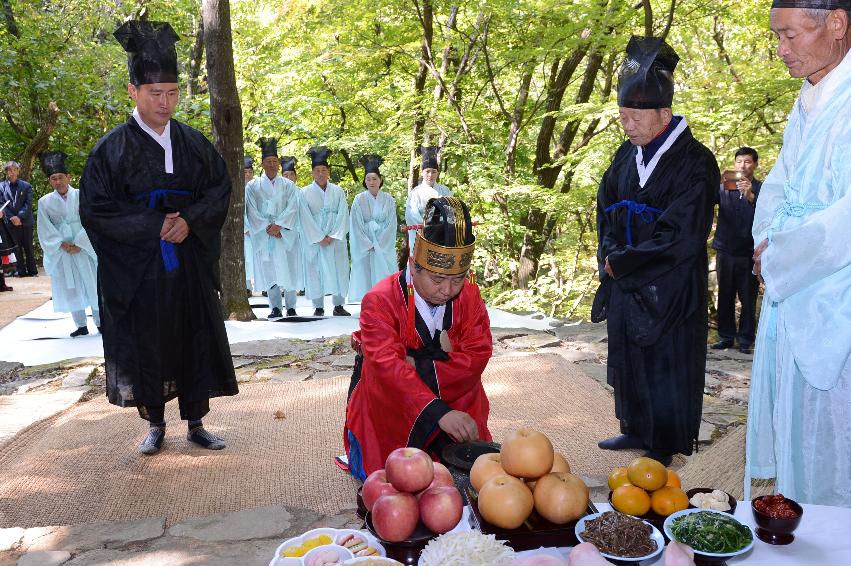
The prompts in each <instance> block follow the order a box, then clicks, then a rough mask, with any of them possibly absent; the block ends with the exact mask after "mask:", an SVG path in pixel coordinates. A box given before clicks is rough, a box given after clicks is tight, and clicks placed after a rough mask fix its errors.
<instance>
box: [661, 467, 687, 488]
mask: <svg viewBox="0 0 851 566" xmlns="http://www.w3.org/2000/svg"><path fill="white" fill-rule="evenodd" d="M682 486H683V484H682V482H681V481H680V476H678V475H677V472H675V471H674V470H672V469H671V468H668V481H667V482H666V483H665V487H682Z"/></svg>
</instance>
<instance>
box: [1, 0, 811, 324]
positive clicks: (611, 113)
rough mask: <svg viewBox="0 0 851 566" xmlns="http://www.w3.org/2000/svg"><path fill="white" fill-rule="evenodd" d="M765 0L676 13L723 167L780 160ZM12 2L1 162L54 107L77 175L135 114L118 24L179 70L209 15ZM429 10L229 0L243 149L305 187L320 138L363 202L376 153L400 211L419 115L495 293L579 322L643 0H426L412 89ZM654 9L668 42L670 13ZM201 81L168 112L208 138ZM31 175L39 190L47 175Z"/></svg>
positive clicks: (686, 81)
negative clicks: (511, 145) (517, 123)
mask: <svg viewBox="0 0 851 566" xmlns="http://www.w3.org/2000/svg"><path fill="white" fill-rule="evenodd" d="M770 4H771V2H770V1H769V0H756V1H754V2H744V3H742V2H733V1H731V0H720V1H719V2H713V3H710V2H705V1H702V0H680V1H678V2H677V3H676V11H675V14H674V19H673V25H672V27H671V31H670V35H669V37H668V41H669V42H670V43H671V44H672V45H673V46H674V48H675V49H676V50H677V52H678V53H679V54H680V57H681V62H680V65H679V67H678V69H677V72H676V80H677V94H676V98H675V108H674V110H675V111H676V112H678V113H682V114H685V115H686V116H687V118H688V120H689V123H690V125H691V127H692V130H693V131H694V133H695V135H696V137H697V138H698V139H700V140H701V141H703V142H704V143H705V144H706V145H707V146H708V147H710V148H711V149H712V150H713V151H714V152H715V153H716V155H717V158H718V161H719V164H720V165H721V166H722V168H723V167H725V166H729V165H731V163H732V154H733V152H734V151H735V149H736V148H737V147H739V146H741V145H750V146H753V147H755V148H757V149H758V150H759V151H760V155H761V156H762V159H761V167H762V169H761V174H762V175H764V174H766V173H767V171H768V169H769V167H770V165H771V164H772V163H773V161H774V159H775V158H776V155H777V152H778V151H779V147H780V143H781V136H782V131H783V127H784V125H785V120H786V116H787V114H788V111H789V109H790V107H791V104H792V101H793V100H794V98H795V96H796V94H797V91H798V89H799V87H800V81H798V80H794V79H790V78H789V76H788V73H787V72H786V70H785V68H784V66H783V65H782V63H781V62H780V61H779V60H778V59H777V57H776V56H775V55H774V45H775V41H774V38H773V36H772V34H771V32H770V31H769V29H768V13H769V8H770ZM11 5H12V8H13V11H14V14H15V17H16V19H17V22H18V27H19V29H20V30H21V37H20V39H16V38H13V37H11V36H10V35H9V33H8V31H7V30H6V29H5V28H3V29H2V31H0V72H2V75H3V77H4V85H5V91H4V93H3V97H2V101H3V107H2V108H0V113H2V114H4V116H3V117H2V118H0V156H2V158H4V159H6V158H13V157H16V156H19V155H21V153H22V152H23V149H24V148H25V147H26V145H27V143H29V141H30V140H31V139H32V137H33V136H34V135H35V132H36V130H37V128H38V125H39V120H40V118H41V114H40V112H43V109H44V108H45V107H46V105H47V103H48V102H49V101H51V100H53V101H56V103H57V104H58V105H59V108H60V109H61V110H62V112H61V115H60V118H59V124H58V125H57V127H56V130H55V131H54V133H53V136H52V138H51V140H50V146H51V148H55V149H62V150H64V151H66V152H67V153H69V154H70V155H71V161H70V163H71V166H72V169H73V170H74V171H75V172H79V171H80V170H81V169H82V166H83V163H84V159H85V156H86V154H87V153H88V151H89V149H90V148H91V147H92V146H93V144H94V143H95V142H96V140H97V139H98V138H99V137H100V136H102V135H103V134H104V133H105V132H106V131H108V130H109V129H110V128H112V127H114V126H115V125H116V124H118V123H119V122H121V121H122V120H124V119H126V116H127V114H128V112H129V111H130V109H131V108H132V105H131V102H130V101H129V99H128V96H127V94H126V69H125V57H124V54H123V52H122V51H121V48H120V47H119V46H118V45H117V43H116V42H115V41H114V40H113V39H112V37H111V32H112V30H113V29H114V28H115V27H116V26H117V25H118V24H119V23H120V22H121V21H123V20H124V19H125V18H127V17H129V16H131V15H132V14H136V13H138V10H139V9H140V6H144V7H145V10H146V11H147V14H148V17H149V18H150V19H153V20H168V21H170V22H171V23H172V25H173V26H174V27H175V29H176V30H177V31H178V33H179V34H180V35H181V36H183V41H181V42H179V43H178V49H179V56H180V58H181V60H182V61H183V62H184V64H183V68H184V71H185V69H187V68H188V65H189V60H190V50H191V48H192V44H193V43H194V34H195V33H196V31H197V27H198V20H199V19H200V17H199V6H200V1H199V0H178V1H176V2H166V1H164V0H155V1H148V2H139V4H138V5H134V4H125V3H114V2H107V1H106V0H91V1H90V2H87V3H86V4H82V3H69V4H66V3H61V2H57V1H55V0H52V1H49V0H41V1H39V2H12V3H11ZM425 5H426V4H425V3H424V0H383V1H382V2H372V1H367V0H347V1H345V2H343V1H341V0H284V1H283V2H282V1H281V0H251V1H245V0H232V1H231V11H232V26H233V37H234V58H235V68H236V74H237V86H238V88H239V92H240V99H241V104H242V108H243V116H244V129H245V141H246V145H245V150H246V154H247V155H253V156H255V157H259V148H258V147H257V146H256V145H255V144H254V141H255V140H257V139H258V138H259V137H261V136H277V137H279V138H280V144H279V151H280V153H281V154H291V155H295V156H296V157H297V158H298V159H299V167H298V181H299V183H300V184H302V185H305V184H307V183H308V182H309V181H310V171H309V161H308V159H309V158H308V157H307V156H306V151H307V149H308V148H309V147H311V146H312V145H315V144H326V145H328V146H329V147H331V148H332V149H333V150H335V153H334V157H333V165H334V168H333V179H334V180H335V181H336V182H338V183H339V184H341V185H342V186H343V187H344V188H346V189H347V191H348V192H349V196H350V199H351V198H353V197H354V195H355V194H356V193H357V192H358V191H360V190H362V188H361V185H360V180H361V176H362V171H361V170H360V168H359V166H357V159H358V158H359V157H360V156H362V155H364V154H368V153H377V154H379V155H382V156H384V159H385V163H384V165H383V167H382V171H383V173H384V175H385V190H387V191H388V192H390V193H391V194H393V196H394V197H396V199H397V202H398V203H399V211H400V214H401V212H402V207H403V204H404V200H405V197H406V194H407V188H408V180H407V177H408V171H409V163H410V158H411V151H412V149H413V147H414V144H415V140H414V129H415V123H416V121H417V119H418V117H420V116H422V117H423V119H424V124H425V125H424V131H423V132H422V134H423V139H422V140H416V141H418V142H419V141H424V142H429V143H431V144H437V143H441V144H442V145H444V150H443V166H442V171H441V182H443V183H445V184H447V185H449V186H450V187H452V188H453V190H455V192H456V194H459V195H461V196H462V197H464V198H465V199H466V200H467V201H468V203H469V204H470V206H471V208H472V209H473V211H474V216H475V217H476V219H477V220H478V221H479V222H480V225H479V226H478V228H477V233H478V241H479V247H478V251H477V257H476V267H477V271H478V275H479V281H480V283H482V285H483V292H484V294H485V296H486V297H487V298H488V300H490V301H492V302H494V303H496V304H500V305H503V306H506V307H510V308H517V309H521V310H539V311H542V312H545V313H546V314H554V315H558V316H571V317H584V316H586V315H587V309H588V304H589V301H590V299H591V298H592V297H593V292H594V288H595V280H596V269H597V263H596V259H595V250H596V233H595V222H596V216H595V215H596V207H595V199H596V190H597V185H598V183H599V180H600V179H601V177H602V175H603V172H604V171H605V169H606V167H607V166H608V163H609V160H610V158H611V155H612V154H613V153H614V151H615V149H616V148H617V147H618V145H619V144H620V143H622V141H623V139H624V138H623V135H622V132H621V130H620V126H619V124H618V121H617V107H616V102H615V96H614V84H613V83H616V77H613V74H614V73H616V71H617V66H618V64H619V62H620V60H621V58H622V55H621V53H622V50H623V47H624V46H625V44H626V42H627V40H628V38H629V36H630V35H632V34H642V33H643V30H644V12H643V10H642V9H641V4H640V3H637V2H623V1H618V0H609V1H601V0H571V1H564V0H558V1H556V0H482V1H480V2H477V3H452V2H448V1H446V0H432V3H431V6H432V8H433V13H434V25H433V39H432V45H431V50H430V57H431V61H430V64H431V66H432V68H430V69H429V71H428V73H427V76H426V80H425V86H424V89H423V91H422V93H417V92H416V90H415V89H414V81H415V77H416V75H417V72H418V70H419V65H420V63H421V59H422V43H423V26H422V23H421V19H420V17H421V16H422V15H423V14H424V13H425V12H424V10H425ZM636 5H638V7H636ZM651 5H652V8H653V15H654V30H655V31H656V33H659V32H661V30H662V29H664V27H665V24H666V17H667V10H668V9H669V7H670V1H669V0H666V1H661V0H659V1H657V0H654V1H653V2H651ZM453 11H456V13H455V15H454V18H451V17H450V14H452V13H453ZM450 23H451V24H452V25H450ZM586 47H587V48H588V53H599V54H600V55H601V56H602V61H603V64H602V66H601V68H600V70H599V72H597V74H596V75H595V76H594V80H593V89H592V91H591V94H590V96H588V97H587V98H580V97H579V89H580V86H581V84H582V82H583V77H584V74H585V73H586V69H587V65H588V61H589V57H588V54H587V53H586V54H585V55H584V56H583V57H582V59H581V61H580V63H579V65H578V66H577V68H576V72H575V73H574V74H573V75H572V76H571V78H570V80H569V81H568V83H567V87H566V90H565V93H564V97H563V99H562V102H561V104H560V105H559V106H558V108H557V109H555V110H553V111H551V112H550V113H547V106H546V102H547V97H548V95H550V94H551V92H550V89H551V85H552V84H553V80H554V73H557V72H558V70H559V69H560V68H561V66H562V65H563V63H564V61H565V60H566V59H568V58H569V57H571V55H572V54H573V53H574V52H575V51H576V50H577V49H580V48H586ZM527 72H530V73H531V79H530V81H529V89H528V98H527V99H526V101H525V104H522V105H520V107H519V109H520V110H522V120H521V124H522V127H521V129H520V131H519V134H518V135H517V144H516V154H515V165H514V168H513V169H511V168H509V167H508V164H507V159H506V152H507V143H508V139H509V133H510V130H511V117H512V115H513V114H514V112H515V110H516V105H517V101H518V95H519V88H520V85H521V84H522V82H523V76H524V74H525V73H527ZM186 74H187V73H186V72H183V74H182V80H185V78H186ZM204 75H205V72H204V69H203V67H202V69H201V77H202V81H201V82H202V90H201V91H200V92H199V93H198V94H196V95H195V96H193V97H184V99H183V100H182V102H181V105H180V107H179V112H178V115H177V118H178V119H182V120H185V121H188V122H190V123H191V124H193V125H194V126H196V127H198V128H200V129H201V130H202V131H205V132H207V133H209V129H210V126H209V101H208V97H207V96H206V94H205V91H204V90H203V77H204ZM39 108H40V109H41V110H39ZM6 115H7V116H8V117H7V116H6ZM546 116H551V117H552V118H554V119H555V127H554V130H553V135H552V139H551V140H550V141H549V143H548V144H547V143H545V144H544V145H546V146H547V147H546V148H545V150H546V154H547V155H549V156H559V157H553V158H552V160H553V161H552V164H551V165H553V166H556V167H560V174H559V177H558V179H557V180H556V182H555V184H554V185H553V187H552V188H547V187H542V186H540V185H539V177H538V174H537V172H536V171H535V170H534V164H535V158H536V146H537V143H538V134H539V131H540V128H541V125H542V123H543V121H544V119H545V117H546ZM12 123H14V124H16V125H17V126H18V128H17V129H16V128H15V127H13V126H12ZM570 124H577V125H578V130H577V135H576V137H575V138H574V139H573V142H572V143H571V144H570V145H569V146H567V147H564V148H560V147H559V145H558V144H559V137H560V135H561V134H562V132H563V131H564V130H565V127H566V126H568V125H570ZM591 126H593V128H591ZM545 142H546V140H545ZM345 155H347V156H348V157H349V159H350V160H351V162H352V163H354V164H355V168H354V170H351V169H350V168H349V167H348V166H347V162H346V159H345V157H344V156H345ZM34 180H35V182H36V185H37V186H38V188H39V192H40V193H43V192H45V191H46V189H47V187H46V183H45V182H43V179H39V177H38V173H36V175H35V179H34ZM530 211H539V212H540V213H542V214H544V215H545V217H546V219H547V222H546V223H545V225H546V228H545V230H544V233H543V235H542V236H541V237H542V238H543V240H544V242H545V245H544V246H543V251H542V252H541V254H540V257H538V258H537V260H538V269H537V271H536V272H535V273H534V274H533V277H532V280H531V282H530V284H529V286H528V288H527V289H521V288H518V287H519V284H518V277H517V275H518V270H519V266H520V258H521V254H522V252H523V245H524V236H527V235H528V233H527V228H526V225H528V218H529V215H530ZM400 241H401V240H400Z"/></svg>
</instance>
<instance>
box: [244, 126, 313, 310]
mask: <svg viewBox="0 0 851 566" xmlns="http://www.w3.org/2000/svg"><path fill="white" fill-rule="evenodd" d="M258 143H259V145H260V147H261V149H262V150H263V161H262V166H263V174H262V175H260V176H259V177H257V178H256V179H254V180H253V181H251V183H249V184H248V186H247V187H246V188H245V216H246V228H247V230H248V232H249V234H250V236H251V249H252V251H253V254H254V255H253V258H252V259H253V261H252V263H253V264H254V285H255V287H256V288H257V289H263V290H264V291H266V292H267V294H268V296H269V306H270V307H271V311H270V313H269V319H270V320H271V319H279V318H281V317H282V316H283V315H282V313H281V291H282V290H284V292H285V301H286V303H285V304H286V308H287V316H296V310H295V304H296V292H297V291H298V290H299V289H301V287H302V280H301V274H302V267H301V251H300V250H299V243H298V240H299V234H298V232H299V230H298V229H299V208H300V205H301V195H300V191H299V189H298V187H297V186H295V183H293V182H292V181H290V180H289V179H284V178H283V177H281V176H280V175H279V174H278V169H279V168H280V162H279V160H278V149H277V144H278V142H277V140H275V139H269V138H263V139H261V140H260V141H259V142H258Z"/></svg>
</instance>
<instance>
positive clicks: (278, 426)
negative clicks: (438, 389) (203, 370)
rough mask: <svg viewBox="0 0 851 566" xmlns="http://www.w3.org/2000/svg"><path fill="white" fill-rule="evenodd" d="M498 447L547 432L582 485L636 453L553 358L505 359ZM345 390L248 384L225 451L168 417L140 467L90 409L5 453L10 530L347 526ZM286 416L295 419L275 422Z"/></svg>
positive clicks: (132, 446) (217, 428)
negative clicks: (232, 515) (276, 512)
mask: <svg viewBox="0 0 851 566" xmlns="http://www.w3.org/2000/svg"><path fill="white" fill-rule="evenodd" d="M484 381H485V387H486V390H487V392H488V396H489V398H490V401H491V415H490V427H491V431H492V433H493V436H494V439H495V440H497V441H500V440H501V439H502V438H504V436H505V435H506V434H507V433H508V432H510V431H511V430H514V429H516V428H518V427H520V426H529V427H532V428H535V429H538V430H541V431H542V432H545V433H546V434H547V435H548V436H549V437H550V438H551V440H552V442H553V444H554V445H555V447H556V448H557V449H558V450H559V451H561V452H562V453H563V454H564V456H565V457H566V458H567V460H568V461H569V462H570V463H571V465H572V466H573V469H574V471H575V472H576V473H579V474H583V475H589V476H606V475H607V474H608V473H609V471H610V470H611V469H612V467H614V466H618V465H626V464H627V463H628V462H629V461H630V460H631V459H632V458H634V457H635V456H636V454H637V452H634V451H628V452H608V451H602V450H599V449H597V447H596V442H597V441H598V440H599V439H601V438H606V437H608V436H611V435H613V434H617V432H618V423H617V420H616V419H615V418H614V408H613V401H612V398H611V396H610V395H609V394H608V393H607V392H606V391H605V390H604V389H603V388H602V387H600V386H599V385H598V384H597V383H596V382H594V381H593V380H592V379H591V378H589V377H587V376H586V375H584V374H583V373H582V372H581V371H580V370H578V369H577V367H576V366H574V365H572V364H570V363H568V362H566V361H564V360H563V359H562V358H560V357H559V356H557V355H554V354H528V355H525V354H517V355H506V356H500V357H496V358H494V359H493V360H491V362H490V365H489V366H488V369H487V371H486V373H485V380H484ZM347 387H348V377H347V376H340V377H337V378H333V379H328V380H319V381H306V382H297V383H262V384H245V385H243V386H242V388H241V392H240V394H239V395H237V396H235V397H225V398H219V399H213V400H212V401H211V409H212V410H211V413H210V415H208V417H207V419H205V425H206V426H207V427H208V429H209V430H210V431H211V432H213V433H215V434H218V435H220V436H222V437H223V438H224V439H225V440H226V441H227V443H228V446H227V448H226V449H224V450H221V451H207V450H203V449H200V448H198V447H196V446H194V445H192V444H191V443H189V442H188V441H187V440H186V438H185V434H186V428H185V424H183V423H182V422H181V421H179V417H178V415H177V404H176V403H169V404H168V405H167V410H166V417H167V420H168V422H169V423H170V424H169V425H168V430H167V433H166V441H165V445H164V447H163V450H162V451H161V452H160V453H159V454H157V455H155V456H143V455H141V454H138V453H137V451H136V446H137V444H138V443H139V441H140V440H141V438H142V437H143V436H144V433H145V432H146V423H144V422H143V421H142V420H140V419H139V417H138V415H137V414H136V411H135V409H120V408H118V407H114V406H111V405H109V404H108V403H107V402H106V399H105V398H98V399H95V400H92V401H89V402H85V403H80V404H77V405H75V406H74V407H72V408H70V409H68V410H66V411H65V412H63V413H61V414H59V415H56V416H54V417H52V418H50V419H47V420H45V421H41V422H39V423H37V424H35V425H33V426H31V427H30V428H28V429H26V430H24V431H22V432H21V433H20V434H18V435H17V436H16V437H15V438H14V439H13V440H11V441H10V442H9V443H7V444H6V445H4V446H0V528H2V527H12V526H17V527H37V526H49V525H73V524H85V523H94V522H101V521H129V520H137V519H142V518H148V517H165V518H166V521H167V524H168V525H171V524H174V523H176V522H179V521H181V520H183V519H185V518H187V517H194V516H203V515H209V514H212V513H220V512H230V511H238V510H243V509H250V508H254V507H261V506H267V505H286V506H291V507H301V508H307V509H311V510H314V511H316V512H319V513H323V514H330V513H337V512H339V511H340V510H341V509H343V508H351V507H353V506H354V504H355V492H356V489H357V484H356V482H355V481H354V480H353V479H352V478H351V477H350V476H349V475H347V474H345V473H343V472H342V471H341V470H340V469H338V468H337V467H336V466H335V465H334V464H333V458H334V456H336V455H338V454H341V453H342V452H343V444H342V433H341V431H342V426H343V420H344V412H345V399H346V391H347ZM276 411H283V413H284V415H285V418H283V419H277V418H275V416H274V413H275V412H276Z"/></svg>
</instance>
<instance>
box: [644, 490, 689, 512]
mask: <svg viewBox="0 0 851 566" xmlns="http://www.w3.org/2000/svg"><path fill="white" fill-rule="evenodd" d="M650 506H651V507H652V508H653V511H655V512H656V513H658V514H660V515H662V516H663V517H667V516H668V515H670V514H671V513H676V512H677V511H682V510H683V509H685V508H686V507H688V496H686V494H685V492H684V491H683V490H681V489H680V488H678V487H670V486H665V487H663V488H662V489H657V490H656V491H654V492H653V493H651V494H650Z"/></svg>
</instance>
